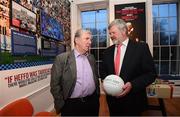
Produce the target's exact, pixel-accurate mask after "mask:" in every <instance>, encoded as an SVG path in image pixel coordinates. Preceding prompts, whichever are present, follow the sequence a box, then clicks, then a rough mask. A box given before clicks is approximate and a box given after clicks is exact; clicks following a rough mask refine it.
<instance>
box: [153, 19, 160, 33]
mask: <svg viewBox="0 0 180 117" xmlns="http://www.w3.org/2000/svg"><path fill="white" fill-rule="evenodd" d="M158 20H159V18H153V31H155V32H156V31H159V21H158Z"/></svg>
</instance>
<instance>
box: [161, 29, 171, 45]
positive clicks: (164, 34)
mask: <svg viewBox="0 0 180 117" xmlns="http://www.w3.org/2000/svg"><path fill="white" fill-rule="evenodd" d="M160 44H161V45H169V32H161V33H160Z"/></svg>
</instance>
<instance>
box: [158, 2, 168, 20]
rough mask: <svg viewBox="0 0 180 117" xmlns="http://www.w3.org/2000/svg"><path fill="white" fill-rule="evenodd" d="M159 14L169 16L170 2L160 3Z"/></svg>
mask: <svg viewBox="0 0 180 117" xmlns="http://www.w3.org/2000/svg"><path fill="white" fill-rule="evenodd" d="M159 16H160V17H167V16H168V4H162V5H159Z"/></svg>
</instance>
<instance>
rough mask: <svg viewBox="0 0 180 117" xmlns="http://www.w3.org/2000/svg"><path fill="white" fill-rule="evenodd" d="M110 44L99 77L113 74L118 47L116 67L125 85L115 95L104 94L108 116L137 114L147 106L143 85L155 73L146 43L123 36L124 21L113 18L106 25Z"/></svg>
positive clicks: (104, 55) (124, 31) (144, 86)
mask: <svg viewBox="0 0 180 117" xmlns="http://www.w3.org/2000/svg"><path fill="white" fill-rule="evenodd" d="M108 29H109V35H110V38H111V39H112V41H113V43H114V45H112V46H110V47H109V48H107V49H106V50H105V52H104V54H103V59H102V60H103V62H102V66H101V71H100V74H101V78H102V79H104V78H105V77H106V76H108V75H110V74H115V67H114V63H115V56H116V54H117V50H118V47H119V46H120V50H121V53H120V60H119V63H120V67H119V68H118V70H117V74H116V75H118V76H120V77H121V78H122V79H123V80H124V82H125V85H124V86H123V92H122V93H120V94H117V95H116V96H111V95H106V98H107V103H108V106H109V111H110V115H111V116H121V115H122V116H131V115H136V116H138V115H140V114H141V112H142V111H144V110H145V109H146V107H147V95H146V86H148V85H149V84H151V83H152V82H154V80H155V78H156V72H155V68H154V62H153V59H152V56H151V53H150V51H149V48H148V45H147V44H146V43H144V42H135V41H132V40H131V39H129V38H128V36H127V26H126V23H125V22H124V21H123V20H121V19H115V20H114V21H112V22H111V24H110V25H109V27H108Z"/></svg>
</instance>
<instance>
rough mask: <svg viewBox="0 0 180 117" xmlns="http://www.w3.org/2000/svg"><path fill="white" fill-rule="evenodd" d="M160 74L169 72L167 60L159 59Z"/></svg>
mask: <svg viewBox="0 0 180 117" xmlns="http://www.w3.org/2000/svg"><path fill="white" fill-rule="evenodd" d="M160 66H161V67H160V74H169V62H168V61H161V65H160Z"/></svg>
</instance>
